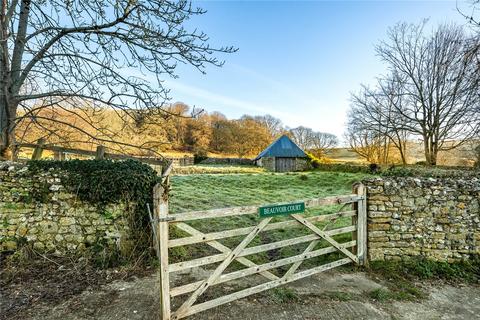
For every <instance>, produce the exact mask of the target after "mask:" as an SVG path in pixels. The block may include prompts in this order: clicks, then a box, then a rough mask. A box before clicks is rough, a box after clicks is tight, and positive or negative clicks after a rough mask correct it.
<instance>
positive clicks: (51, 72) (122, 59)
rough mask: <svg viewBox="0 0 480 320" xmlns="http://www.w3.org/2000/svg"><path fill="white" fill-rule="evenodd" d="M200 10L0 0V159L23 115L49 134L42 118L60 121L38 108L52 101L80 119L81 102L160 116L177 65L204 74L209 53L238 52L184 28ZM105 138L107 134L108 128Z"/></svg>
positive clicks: (170, 4) (119, 2)
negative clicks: (168, 81) (215, 45)
mask: <svg viewBox="0 0 480 320" xmlns="http://www.w3.org/2000/svg"><path fill="white" fill-rule="evenodd" d="M203 13H205V11H204V10H203V9H201V8H194V7H192V5H191V3H190V1H187V0H180V1H168V0H167V1H165V0H148V1H147V0H137V1H131V0H75V1H59V0H46V1H31V0H5V1H2V3H1V7H0V37H1V40H2V41H1V44H0V48H1V49H0V50H1V51H0V52H1V54H0V92H1V93H0V94H1V96H0V156H5V155H6V153H7V150H8V149H9V147H11V146H12V145H13V144H14V139H15V128H16V126H17V124H18V123H19V122H21V121H22V119H25V118H31V119H32V122H33V123H36V124H41V125H42V126H43V128H44V129H45V130H46V131H47V132H48V130H49V128H50V125H48V122H52V121H53V122H55V121H57V122H58V121H59V120H58V119H54V118H48V117H45V116H43V115H42V113H41V112H40V111H41V110H42V109H45V108H49V107H51V106H60V107H61V108H63V109H64V110H63V111H64V112H70V113H77V114H78V115H79V116H83V115H84V114H82V112H79V108H78V106H79V105H80V104H87V105H89V107H90V108H97V109H99V110H100V109H101V108H105V107H106V106H108V107H110V108H114V109H116V110H122V111H123V112H121V115H122V116H125V117H131V116H132V113H133V112H134V111H138V110H139V109H143V110H150V111H151V112H152V113H165V112H166V111H165V110H164V109H163V108H159V107H158V106H162V105H163V103H164V101H165V100H166V99H167V98H168V90H167V89H166V88H164V87H163V85H162V79H163V78H164V77H165V76H166V75H167V76H172V77H175V76H176V75H175V69H176V67H177V64H178V63H183V64H188V65H191V66H193V67H194V68H197V69H199V70H200V71H201V72H205V66H206V65H207V64H211V65H215V66H221V65H222V61H219V60H218V59H217V58H216V57H215V56H213V54H215V53H230V52H234V51H235V50H236V49H234V48H232V47H227V48H212V47H210V46H209V45H208V43H207V40H208V38H207V35H206V34H204V33H202V32H197V31H196V30H194V31H190V30H187V29H186V27H185V22H186V21H187V20H188V19H190V18H191V17H192V16H196V15H201V14H203ZM65 104H66V105H68V107H66V106H65ZM63 125H64V126H67V127H73V126H74V125H73V124H70V123H68V122H67V123H63ZM92 126H94V127H95V125H94V124H92ZM75 129H78V128H75ZM95 129H98V130H104V129H106V128H95ZM87 133H88V134H87ZM57 134H58V132H57ZM85 135H86V137H88V138H90V139H97V137H96V136H95V135H91V134H90V133H89V131H88V132H87V131H86V132H85ZM103 136H104V137H105V138H104V139H110V138H111V135H110V133H109V132H108V131H107V130H105V134H104V135H103Z"/></svg>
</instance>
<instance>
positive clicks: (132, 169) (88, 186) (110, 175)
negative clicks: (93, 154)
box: [28, 160, 160, 206]
mask: <svg viewBox="0 0 480 320" xmlns="http://www.w3.org/2000/svg"><path fill="white" fill-rule="evenodd" d="M28 167H29V170H30V172H31V173H32V174H37V173H42V172H45V171H48V170H60V171H63V172H65V173H67V174H66V175H65V176H64V177H62V184H63V185H64V186H65V188H67V189H68V191H69V192H71V193H73V194H76V195H77V196H78V197H79V198H80V199H81V200H82V201H86V202H89V203H92V204H106V203H118V202H121V201H125V200H127V201H135V202H136V203H137V204H143V205H145V206H146V204H147V203H151V202H152V190H153V186H154V185H155V184H156V183H157V182H159V181H160V180H159V177H158V176H157V174H156V172H155V170H153V169H152V168H151V167H150V166H148V165H146V164H143V163H141V162H139V161H136V160H125V161H112V160H69V161H51V160H38V161H29V162H28Z"/></svg>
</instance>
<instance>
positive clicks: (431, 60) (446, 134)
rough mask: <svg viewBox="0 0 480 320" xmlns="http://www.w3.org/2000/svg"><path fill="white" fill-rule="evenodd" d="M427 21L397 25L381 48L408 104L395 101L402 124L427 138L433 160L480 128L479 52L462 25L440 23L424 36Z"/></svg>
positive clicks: (428, 155) (426, 150)
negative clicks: (473, 49) (479, 106)
mask: <svg viewBox="0 0 480 320" xmlns="http://www.w3.org/2000/svg"><path fill="white" fill-rule="evenodd" d="M424 28H425V23H423V24H420V25H408V24H398V25H396V26H395V27H394V28H392V29H390V30H389V32H388V41H384V42H381V43H380V45H378V46H377V48H376V50H377V53H378V55H379V56H380V57H381V58H382V60H383V61H385V62H386V63H387V65H388V67H389V69H390V71H391V74H392V81H394V82H396V86H397V87H400V88H401V94H403V95H404V98H403V99H404V103H402V104H393V105H392V107H393V109H394V112H395V116H396V117H402V118H403V119H404V120H403V122H402V124H401V126H402V127H401V128H402V129H404V130H406V131H408V132H409V133H411V134H412V135H416V136H419V137H420V138H421V139H422V140H423V144H424V153H425V159H426V161H427V163H428V164H430V165H435V164H436V163H437V155H438V152H439V151H442V150H451V149H454V148H456V147H458V146H459V145H461V144H463V143H464V142H465V141H468V140H469V139H472V138H473V137H476V136H477V135H478V133H479V130H480V113H479V112H478V104H479V103H480V95H479V79H480V74H479V73H478V72H477V65H476V61H477V59H478V52H476V53H472V52H471V51H470V50H469V49H470V48H469V42H468V40H469V38H468V37H467V36H466V34H465V33H464V31H463V30H462V28H461V27H458V26H454V25H441V26H439V27H438V28H437V29H436V30H435V31H434V32H433V34H432V35H425V31H424Z"/></svg>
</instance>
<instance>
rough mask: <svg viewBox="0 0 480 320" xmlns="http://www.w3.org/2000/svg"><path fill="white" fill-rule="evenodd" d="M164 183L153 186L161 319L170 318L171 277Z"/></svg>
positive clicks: (167, 319)
mask: <svg viewBox="0 0 480 320" xmlns="http://www.w3.org/2000/svg"><path fill="white" fill-rule="evenodd" d="M167 183H168V180H167ZM165 192H167V191H166V190H165V189H164V187H163V186H162V184H160V183H158V184H156V185H155V187H154V188H153V206H154V217H155V219H156V220H157V221H158V223H157V226H158V227H157V237H158V249H159V252H158V255H159V259H160V315H161V317H160V319H161V320H170V279H169V272H168V221H167V220H166V218H167V215H168V200H167V199H166V198H165V197H164V195H165Z"/></svg>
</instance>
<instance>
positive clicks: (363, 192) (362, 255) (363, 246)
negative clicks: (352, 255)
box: [354, 183, 368, 266]
mask: <svg viewBox="0 0 480 320" xmlns="http://www.w3.org/2000/svg"><path fill="white" fill-rule="evenodd" d="M354 192H355V193H356V194H357V195H358V196H359V197H361V198H360V199H359V200H358V202H357V204H356V210H357V217H356V222H357V232H356V240H357V256H358V260H359V264H360V265H362V266H364V265H366V264H367V263H368V261H367V189H366V188H365V186H364V185H363V184H362V183H359V184H356V185H354Z"/></svg>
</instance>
